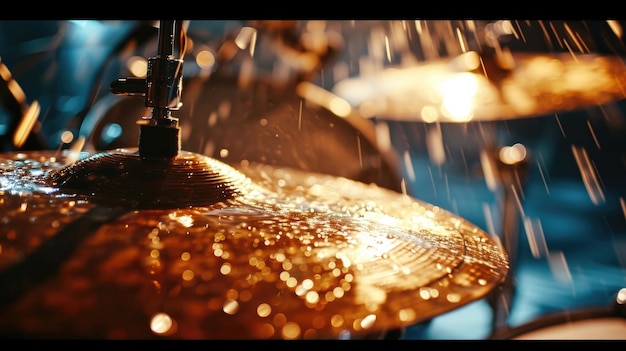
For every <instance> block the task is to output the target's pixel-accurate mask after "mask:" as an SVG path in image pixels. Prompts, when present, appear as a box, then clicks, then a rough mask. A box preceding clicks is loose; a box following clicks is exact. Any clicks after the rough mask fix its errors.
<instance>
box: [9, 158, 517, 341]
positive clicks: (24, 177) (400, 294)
mask: <svg viewBox="0 0 626 351" xmlns="http://www.w3.org/2000/svg"><path fill="white" fill-rule="evenodd" d="M52 156H53V154H52V153H45V152H44V153H29V154H13V155H8V154H5V155H0V194H1V196H2V197H1V202H0V220H1V221H0V248H1V249H2V250H1V251H0V281H1V282H2V283H3V284H7V285H6V288H5V289H6V290H5V293H4V294H5V295H6V296H3V300H4V302H3V303H1V304H0V334H2V335H4V336H7V335H8V336H11V335H20V336H26V337H36V338H76V337H78V338H110V339H129V338H130V339H135V338H138V339H145V338H174V339H329V338H330V339H338V338H344V339H345V338H359V337H364V336H367V335H370V334H372V333H377V332H380V331H384V330H389V329H394V328H401V327H404V326H407V325H411V324H415V323H418V322H421V321H424V320H427V319H430V318H432V317H434V316H437V315H439V314H442V313H445V312H448V311H450V310H452V309H455V308H458V307H461V306H463V305H465V304H467V303H469V302H471V301H475V300H476V299H479V298H481V297H483V296H485V295H486V294H487V293H488V292H489V291H491V290H492V289H493V288H494V287H495V286H496V285H497V284H499V283H500V282H501V281H502V280H503V279H504V277H505V275H506V274H507V272H508V261H507V255H506V253H505V252H504V251H503V250H502V248H501V246H500V245H499V244H497V243H496V242H495V241H494V240H493V239H492V238H490V237H489V235H487V234H486V233H485V232H483V231H481V230H480V229H479V228H477V227H476V226H474V225H472V224H471V223H469V222H467V221H465V220H464V219H462V218H458V217H456V216H454V215H453V214H451V213H449V212H447V211H445V210H443V209H441V208H438V207H436V206H433V205H430V204H427V203H424V202H421V201H419V200H416V199H413V198H410V197H408V196H405V195H402V194H399V193H396V192H393V191H391V190H388V189H383V188H380V187H377V186H375V185H366V184H364V183H360V182H356V181H353V180H349V179H347V178H340V177H334V176H328V175H323V174H315V173H305V172H302V171H297V170H293V169H289V168H277V167H272V166H267V165H262V164H242V165H239V166H238V167H236V169H237V171H238V172H241V174H242V175H244V176H245V177H246V178H247V179H249V180H250V183H248V184H249V187H248V188H246V192H245V193H243V194H241V195H236V196H233V197H231V198H228V199H224V200H223V201H218V202H213V203H210V204H208V205H205V206H184V207H180V208H156V209H151V208H150V209H137V208H125V207H119V206H109V205H106V204H100V203H97V201H91V198H90V196H88V195H87V196H85V195H77V194H72V193H67V192H60V191H59V189H58V188H55V187H51V186H49V185H50V184H46V182H42V179H44V177H42V175H45V174H47V173H48V172H50V171H52V170H59V169H62V168H63V167H64V161H63V157H60V158H58V159H56V158H54V157H52ZM77 222H81V226H79V225H76V223H77ZM68 228H71V229H73V230H70V229H68ZM81 228H82V229H81ZM86 228H89V229H90V230H85V229H86ZM53 240H54V245H49V248H50V250H41V248H42V247H44V246H45V245H47V244H46V243H47V242H50V241H53ZM70 246H73V248H72V250H69V249H68V250H66V251H67V253H66V254H65V256H63V257H62V258H58V257H57V258H51V257H52V256H54V255H55V253H54V251H55V250H54V249H53V248H56V250H57V251H63V249H64V248H67V247H70ZM49 256H50V257H49ZM50 262H52V263H50ZM42 264H45V265H46V267H49V266H51V265H56V266H57V268H56V269H50V271H49V272H48V276H47V277H38V278H37V279H38V280H37V279H35V277H34V275H35V273H36V272H39V271H40V269H41V268H42V267H41V265H42ZM16 267H17V268H16ZM17 272H21V273H30V274H32V277H30V276H25V275H24V274H22V275H19V276H18V275H17Z"/></svg>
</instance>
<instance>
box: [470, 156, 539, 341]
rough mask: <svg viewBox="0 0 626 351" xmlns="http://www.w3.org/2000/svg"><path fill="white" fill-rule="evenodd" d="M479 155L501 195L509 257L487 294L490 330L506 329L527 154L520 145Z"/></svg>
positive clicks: (504, 239) (504, 236) (503, 223)
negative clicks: (501, 276) (506, 269)
mask: <svg viewBox="0 0 626 351" xmlns="http://www.w3.org/2000/svg"><path fill="white" fill-rule="evenodd" d="M481 156H482V162H483V168H487V167H489V168H490V170H486V172H485V173H486V174H487V173H490V172H491V173H492V174H493V175H494V178H495V182H496V184H495V185H496V189H495V190H499V192H497V193H498V194H499V195H500V196H501V198H500V199H498V200H499V201H500V203H501V207H500V208H501V221H502V223H501V227H500V229H501V233H500V234H501V239H502V245H503V247H504V249H505V251H506V252H507V254H508V256H509V272H508V274H507V276H506V278H505V280H504V281H503V282H502V284H500V285H499V286H498V287H496V289H494V291H492V292H491V294H490V295H489V296H488V298H487V301H488V303H489V304H490V306H491V308H492V312H493V320H492V332H495V331H499V330H503V329H504V330H506V329H508V324H507V317H508V314H509V309H510V305H511V303H512V300H513V296H514V292H515V281H514V274H515V272H516V268H517V267H516V266H517V250H518V242H519V224H520V219H523V217H524V214H523V208H522V203H521V198H522V197H523V191H524V185H525V182H526V178H527V176H528V168H529V159H530V156H529V155H528V153H527V152H526V148H525V147H524V146H523V145H521V144H515V145H513V146H505V147H501V148H499V149H498V148H494V147H487V148H486V150H485V151H484V153H483V155H481Z"/></svg>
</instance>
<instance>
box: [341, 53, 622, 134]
mask: <svg viewBox="0 0 626 351" xmlns="http://www.w3.org/2000/svg"><path fill="white" fill-rule="evenodd" d="M624 68H625V64H624V59H623V58H622V57H618V56H608V55H597V54H582V55H574V54H539V53H537V54H535V53H516V54H511V53H509V54H508V55H505V54H502V55H499V56H495V55H493V56H488V57H486V56H484V55H483V56H480V55H479V54H478V53H477V52H473V51H471V52H467V53H465V54H462V55H459V56H458V57H455V58H452V59H450V58H442V59H439V60H431V61H428V62H426V63H417V64H413V65H410V66H406V67H390V68H386V69H384V70H382V71H380V72H376V73H371V74H368V75H364V76H362V77H356V78H348V79H345V80H343V81H340V82H338V83H337V84H336V85H335V86H334V87H333V89H332V91H333V92H334V93H335V94H337V95H338V96H340V97H342V98H344V99H346V100H347V101H348V102H349V103H350V104H351V105H352V106H353V107H356V108H358V110H359V111H360V113H361V114H362V115H364V116H367V117H374V116H375V117H377V118H382V119H389V120H404V121H422V122H435V121H438V122H455V123H463V122H469V121H492V120H504V119H515V118H526V117H533V116H540V115H545V114H553V113H556V112H563V111H571V110H575V109H580V108H585V107H589V106H593V105H599V104H604V103H608V102H611V101H616V100H620V99H623V98H624V97H626V92H625V91H624V86H625V84H626V70H625V69H624Z"/></svg>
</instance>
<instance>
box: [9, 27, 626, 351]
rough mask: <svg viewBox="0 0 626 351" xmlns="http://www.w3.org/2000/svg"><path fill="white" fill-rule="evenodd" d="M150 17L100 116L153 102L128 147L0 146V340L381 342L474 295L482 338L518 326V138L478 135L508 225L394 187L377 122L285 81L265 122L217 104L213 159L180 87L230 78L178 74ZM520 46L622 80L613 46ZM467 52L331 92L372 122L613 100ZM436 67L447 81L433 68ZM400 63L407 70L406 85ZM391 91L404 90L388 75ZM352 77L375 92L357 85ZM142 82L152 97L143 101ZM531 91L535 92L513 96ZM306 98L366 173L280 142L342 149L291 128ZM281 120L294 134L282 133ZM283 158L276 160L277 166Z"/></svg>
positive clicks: (166, 32)
mask: <svg viewBox="0 0 626 351" xmlns="http://www.w3.org/2000/svg"><path fill="white" fill-rule="evenodd" d="M270 24H271V23H268V25H270ZM279 24H280V23H277V24H275V25H276V26H278V25H279ZM291 25H292V24H291ZM158 27H159V28H158V45H157V46H158V51H157V52H158V53H157V55H156V56H155V57H151V58H150V59H149V60H148V69H147V75H146V77H145V79H144V78H141V79H139V78H121V79H118V80H116V81H114V82H113V83H111V85H110V90H111V92H112V93H113V94H114V95H117V96H131V97H130V98H129V99H126V98H124V99H122V100H119V104H117V105H116V107H115V109H114V110H113V112H115V113H116V114H117V115H114V114H108V115H105V116H96V117H94V118H97V119H99V124H96V127H95V129H96V132H101V131H102V129H103V128H104V124H106V123H117V122H120V121H121V120H122V119H123V117H124V116H126V115H127V114H128V111H133V112H145V111H147V110H151V112H152V115H151V116H149V117H143V118H141V119H140V120H139V121H138V122H137V123H136V124H135V125H134V127H135V128H137V129H136V132H137V134H138V142H137V143H136V145H130V143H128V142H125V143H124V144H123V145H112V144H111V145H107V147H111V146H113V147H111V148H109V149H107V150H106V151H101V152H87V151H81V150H72V149H69V150H58V151H19V152H13V153H0V286H1V287H2V288H0V338H5V339H9V338H31V339H33V338H34V339H59V338H62V339H67V338H71V339H75V338H79V339H255V340H256V339H288V340H294V339H370V338H388V337H390V336H391V337H393V336H394V335H397V333H401V331H402V329H403V328H406V327H408V326H411V325H415V324H419V323H424V322H427V321H430V320H431V319H433V318H435V317H437V316H440V315H442V314H445V313H448V312H450V311H453V310H456V309H459V308H461V307H463V306H466V305H468V304H470V303H472V302H475V301H479V300H481V299H487V301H488V302H489V303H490V305H491V307H492V308H493V310H494V312H493V318H494V321H493V326H494V334H493V335H492V337H491V338H493V339H500V338H506V339H512V338H517V337H518V336H519V335H520V334H521V332H520V333H516V334H513V333H508V334H506V335H505V334H502V333H498V332H497V331H498V330H499V329H502V330H506V331H508V330H509V329H508V328H507V326H506V322H505V320H506V315H505V309H504V307H503V306H502V301H503V299H504V300H505V303H510V300H511V298H512V295H513V291H514V288H515V287H514V284H513V280H512V276H511V274H512V272H514V270H515V268H516V265H515V264H516V251H517V226H518V224H519V213H518V204H519V199H520V198H519V194H520V192H522V191H523V186H524V181H525V178H526V176H527V174H528V169H529V165H530V154H529V152H528V150H526V149H525V148H524V146H523V145H521V144H516V145H512V146H506V147H502V146H500V145H499V144H498V143H497V142H495V141H486V142H485V144H484V145H482V149H481V150H480V153H481V157H483V159H482V165H483V167H484V173H485V177H486V178H488V177H489V176H490V177H492V182H493V184H492V186H493V189H494V190H496V189H497V190H501V191H502V196H503V201H502V204H503V207H502V228H501V230H500V231H501V233H500V234H501V235H500V236H501V238H502V239H500V237H498V236H494V235H492V234H489V233H487V232H485V231H484V230H482V229H481V228H479V227H478V226H476V225H475V224H473V223H471V222H470V221H468V220H467V219H465V218H463V217H461V216H458V215H455V214H453V213H452V212H450V211H448V210H445V209H443V208H441V207H439V206H436V205H433V204H430V203H428V202H425V201H422V200H419V199H418V198H416V197H412V196H411V195H409V194H407V193H406V192H403V191H402V189H401V188H400V186H399V182H397V179H398V175H397V174H396V173H395V166H396V165H395V163H394V160H393V158H392V157H388V155H385V154H382V153H381V151H380V150H377V149H376V147H375V140H374V137H373V136H372V135H371V134H372V133H373V132H372V130H370V129H368V128H369V125H368V124H362V123H360V122H357V121H351V120H350V119H349V118H339V119H337V120H333V119H332V118H331V116H330V115H331V113H330V112H329V111H327V110H325V109H324V108H322V107H319V106H315V107H312V105H307V106H305V107H304V108H303V106H302V104H303V101H305V102H306V100H307V99H306V98H305V97H302V96H296V95H293V94H288V93H285V94H284V95H280V98H282V99H284V100H283V101H285V102H284V103H282V104H272V108H270V109H269V110H266V109H261V110H258V111H256V112H257V113H258V114H259V115H261V116H263V118H260V120H262V121H263V123H261V124H260V123H259V122H258V120H257V119H253V118H242V119H233V120H231V121H229V122H226V121H223V120H219V118H217V119H214V120H213V121H214V122H215V123H213V124H211V125H210V127H209V129H213V130H209V131H207V133H215V134H216V135H218V134H219V135H223V139H222V140H221V143H222V145H223V146H224V148H223V149H227V148H228V149H231V150H232V149H236V148H239V149H238V151H239V152H238V154H239V158H233V157H231V158H230V159H229V158H228V157H226V156H225V157H223V158H224V159H225V160H229V162H226V161H224V160H219V159H218V158H217V157H213V156H212V155H208V154H215V153H218V154H219V150H220V149H221V147H220V146H221V145H220V144H219V142H218V147H217V148H215V149H214V150H207V149H202V148H201V147H200V146H198V145H196V142H197V140H194V139H193V138H190V139H183V138H182V137H181V134H182V131H183V128H184V127H185V126H189V127H194V128H195V126H196V124H195V121H190V120H192V119H196V120H201V121H202V122H203V123H204V124H206V116H205V115H207V114H209V111H207V109H214V108H216V106H211V107H204V109H203V107H202V106H201V105H195V104H193V103H192V105H193V106H192V107H191V108H190V107H189V105H188V104H187V102H186V103H185V104H183V103H182V96H183V94H182V92H183V91H185V92H187V90H190V92H191V94H190V95H193V96H206V95H213V96H215V95H219V94H220V91H219V89H215V87H214V86H213V87H208V86H207V85H203V84H200V83H202V82H200V81H199V80H191V81H186V82H183V63H184V62H183V59H182V57H183V56H184V54H185V42H186V33H185V28H184V26H183V24H182V21H178V20H161V21H160V22H159V26H158ZM272 28H273V29H275V30H278V29H279V27H276V28H274V27H272ZM290 28H291V27H290ZM176 49H179V51H180V52H179V53H175V52H174V51H175V50H176ZM471 55H472V54H471V53H470V54H468V55H467V56H466V57H464V62H467V61H466V60H467V59H468V57H469V56H471ZM514 59H515V60H519V61H518V62H519V63H520V64H518V65H517V66H515V67H518V68H517V69H520V70H521V69H524V70H526V69H527V66H531V65H532V64H533V60H548V61H549V62H551V65H552V64H554V62H560V64H561V65H562V67H560V68H559V70H560V72H561V73H562V72H578V71H579V70H581V69H582V70H593V71H594V72H595V71H599V72H601V74H606V75H607V77H610V78H607V79H608V81H612V80H611V79H613V78H615V77H618V80H620V79H622V78H626V76H622V75H623V73H622V72H621V71H620V70H619V69H618V68H617V66H618V62H616V61H612V60H611V59H609V58H605V57H595V56H594V57H592V56H591V55H590V56H579V57H577V59H576V60H570V59H569V58H566V57H558V58H556V59H554V58H551V59H548V58H547V57H545V56H542V55H532V56H518V57H515V58H514ZM553 59H554V60H556V61H552V60H553ZM574 61H575V62H574ZM460 62H461V61H460V60H457V61H454V62H444V61H441V62H435V63H433V64H431V65H430V66H420V67H414V68H415V71H414V72H413V71H412V70H413V68H411V69H407V70H405V71H403V72H396V71H394V70H389V71H386V72H384V73H383V75H381V76H368V77H362V79H359V80H358V81H356V80H354V81H352V80H346V81H344V82H341V83H340V84H338V85H337V86H336V87H335V89H334V90H333V93H334V94H336V95H337V96H340V97H342V98H344V99H345V100H346V101H348V102H349V103H350V104H351V105H352V106H354V108H355V110H358V111H359V114H360V115H362V116H363V117H376V118H380V119H383V120H385V119H386V120H397V121H404V120H406V119H407V118H409V116H411V117H410V118H417V119H419V120H420V121H421V122H424V123H426V124H431V123H435V124H438V123H447V122H450V124H458V125H461V124H467V123H468V122H470V121H478V122H480V123H483V122H485V123H488V122H490V121H494V120H497V119H519V118H526V117H532V116H534V115H536V114H544V113H547V112H548V111H550V112H552V111H556V110H560V109H571V108H580V107H581V106H583V105H584V104H589V103H598V104H600V103H604V102H607V101H613V100H615V99H617V98H621V97H622V96H620V93H621V90H619V89H617V88H616V86H610V87H607V85H606V84H605V85H603V86H602V88H603V89H604V88H606V89H608V90H606V89H605V90H606V91H608V93H607V94H608V96H609V97H608V98H607V100H598V99H603V98H605V97H606V96H607V94H604V95H598V96H590V95H589V94H588V92H587V91H586V90H585V89H586V86H580V89H581V91H577V92H568V93H563V92H562V91H560V90H559V91H557V87H558V85H559V84H558V83H559V81H554V80H553V81H552V82H553V83H554V84H552V85H550V86H549V87H546V86H544V85H543V84H541V85H539V84H537V82H539V81H544V82H545V78H546V77H545V76H544V77H538V78H537V80H536V81H535V82H532V83H530V84H531V85H532V84H536V85H534V86H530V85H527V86H525V88H524V89H526V91H525V92H526V93H528V94H535V93H536V90H537V89H540V88H544V89H546V91H544V92H541V93H540V94H538V95H537V94H535V95H532V97H529V96H530V95H527V97H528V98H527V99H525V100H524V99H521V98H519V95H516V97H515V98H512V99H511V100H502V99H507V98H508V97H512V96H513V95H511V94H520V92H519V89H517V90H516V89H514V88H515V87H514V85H516V84H517V85H519V84H521V83H520V81H516V83H510V82H509V83H507V78H506V77H510V78H511V79H516V78H515V77H516V74H515V73H516V71H515V69H513V70H511V71H510V72H509V73H510V75H503V76H502V77H503V78H502V80H500V82H501V85H500V87H499V88H497V89H494V88H493V87H492V86H489V85H488V84H487V83H488V81H486V80H484V79H483V78H484V75H482V78H481V75H480V74H479V73H477V72H478V71H477V69H478V67H473V68H468V67H465V66H460V65H461V63H460ZM555 65H556V64H555ZM577 65H582V68H581V66H577ZM463 67H464V68H463ZM551 67H552V66H551ZM451 70H453V71H451ZM461 71H462V72H461ZM398 73H400V74H399V75H398ZM544 73H545V72H544ZM387 74H389V75H388V76H387ZM431 74H434V75H437V76H438V78H434V75H433V76H432V77H433V79H432V80H429V77H431ZM522 74H524V75H526V76H527V75H528V73H527V72H526V71H525V72H523V73H522V72H519V75H520V77H521V75H522ZM548 74H550V73H548ZM572 74H575V73H572ZM415 76H419V79H415ZM402 77H405V78H407V77H413V79H410V80H411V81H412V82H411V83H408V82H406V81H404V80H402ZM443 78H451V81H452V80H455V79H456V78H460V79H461V80H456V81H457V82H461V81H464V82H469V81H472V82H473V83H472V84H474V87H475V88H476V90H475V91H476V95H475V97H477V98H480V99H483V100H480V101H478V102H476V103H475V104H473V105H472V106H473V107H474V109H473V110H472V112H471V113H465V112H467V111H460V110H453V108H452V107H451V106H452V105H447V104H446V98H445V97H443V96H435V94H436V93H438V92H440V91H441V90H439V84H440V83H441V82H442V80H443ZM553 78H554V77H553ZM212 79H213V82H215V81H217V82H220V84H221V85H219V87H222V88H224V90H227V89H237V85H236V84H234V83H233V80H229V79H225V78H224V77H222V76H219V75H216V76H215V77H212ZM520 79H521V78H520ZM554 79H556V78H554ZM365 80H367V81H365ZM392 81H393V84H387V83H390V82H392ZM418 82H420V83H418ZM405 83H406V84H405ZM597 83H598V84H600V83H599V82H597ZM618 83H619V84H621V83H622V81H621V80H620V81H619V82H618ZM415 84H422V85H420V86H416V85H415ZM428 84H431V85H428ZM616 84H617V83H616ZM619 84H617V85H619ZM391 86H394V89H395V90H393V91H391V90H388V91H381V90H378V89H385V87H387V88H389V87H391ZM568 86H570V87H571V84H568ZM591 88H593V87H591ZM204 89H208V90H209V91H208V94H207V91H205V90H204ZM354 89H370V90H371V91H370V93H371V94H369V95H368V94H365V95H364V94H354V95H351V93H352V92H354V91H353V90H354ZM531 90H533V92H532V93H531V92H530V91H531ZM582 90H585V91H584V92H583V91H582ZM596 91H597V89H596ZM383 92H384V94H383ZM492 93H493V95H490V94H492ZM544 93H545V94H551V96H550V97H549V98H548V97H546V96H545V94H544ZM245 94H246V93H245V92H244V93H242V95H238V97H242V100H241V101H242V104H249V103H250V102H251V101H253V100H254V98H251V99H249V100H247V98H248V97H247V95H245ZM542 94H543V95H542ZM487 95H489V96H487ZM133 96H140V97H143V98H144V99H143V104H137V103H136V102H137V101H138V100H137V99H135V98H134V97H133ZM357 96H359V99H360V97H364V96H365V97H366V98H365V99H363V100H355V99H357ZM555 96H561V97H562V99H560V100H559V99H556V98H555ZM244 98H245V99H244ZM457 98H458V97H457ZM217 100H219V99H216V101H217ZM522 100H524V101H525V102H526V103H527V105H523V106H522V105H515V103H514V102H513V101H522ZM217 104H218V103H216V105H217ZM572 104H573V105H572ZM460 105H463V104H460ZM232 108H236V106H233V107H232ZM298 110H299V111H300V116H301V117H303V118H301V119H300V120H298V122H299V123H300V122H301V123H303V124H306V123H308V126H309V127H310V128H311V130H323V129H322V128H319V126H324V127H327V126H328V125H331V126H332V129H333V130H335V131H337V130H341V131H345V132H346V133H353V134H347V135H350V136H351V137H352V136H353V135H354V138H355V139H358V141H359V145H360V149H359V150H358V152H359V154H358V155H359V162H357V163H356V164H358V165H359V166H360V167H361V169H359V168H358V167H356V166H353V164H352V163H344V164H343V165H344V166H345V167H343V168H338V167H337V164H338V161H337V160H327V161H328V162H327V164H318V163H317V162H319V161H318V160H317V159H316V161H311V162H303V161H301V160H296V159H295V157H294V158H293V159H290V158H289V155H286V154H287V152H286V150H287V144H289V143H291V144H294V143H296V142H300V143H306V145H307V146H308V145H309V144H308V142H310V143H311V145H319V146H320V148H324V147H325V146H324V144H325V143H326V144H327V145H326V147H328V150H321V151H324V152H328V154H329V155H330V154H332V153H333V152H337V153H342V152H344V151H341V150H343V149H347V147H345V146H346V145H348V144H347V142H346V144H343V142H344V141H341V140H339V141H328V139H324V138H320V137H319V135H318V136H315V135H313V134H315V133H310V135H307V136H304V134H305V133H303V134H302V135H301V134H299V131H300V128H301V127H302V124H294V123H293V121H294V119H293V116H294V114H297V112H294V111H298ZM416 111H419V113H416ZM173 112H177V113H179V115H180V116H184V117H183V118H179V117H175V116H173ZM457 113H461V114H457ZM198 115H202V116H204V117H198ZM416 116H418V117H416ZM87 119H89V116H88V117H87ZM363 120H366V118H364V119H363ZM191 122H194V124H192V123H191ZM120 123H121V122H120ZM220 123H221V124H220ZM287 124H291V127H286V126H285V125H287ZM268 126H270V127H275V128H276V129H272V130H271V131H268V130H269V128H268ZM294 126H297V128H296V127H294ZM204 127H206V125H205V126H204ZM224 127H227V128H224ZM222 128H224V129H223V130H222ZM289 128H293V130H296V129H297V132H293V133H291V129H289ZM315 128H317V129H315ZM277 131H280V132H285V134H282V136H288V137H284V138H282V139H280V138H276V139H275V140H274V139H271V138H270V137H272V136H276V135H279V133H278V132H277ZM259 133H267V135H265V134H263V136H267V137H268V138H260V139H263V141H264V145H261V144H260V142H259V143H258V144H255V143H256V142H255V141H254V140H253V139H252V137H251V136H252V135H253V134H259ZM300 137H301V138H302V139H297V138H300ZM315 138H318V139H315ZM95 142H96V143H97V142H98V141H97V140H96V141H95ZM131 142H132V143H134V142H135V141H131ZM351 142H352V141H351ZM268 143H269V144H272V143H274V144H272V145H273V148H272V147H268V146H267V144H268ZM198 144H199V141H198ZM187 147H189V148H187ZM334 148H337V149H336V150H335V149H334ZM339 148H341V150H340V149H339ZM333 150H335V151H333ZM207 151H210V152H207ZM273 152H276V154H272V153H273ZM272 155H274V156H280V157H278V158H279V159H280V160H281V162H274V163H272V162H271V160H273V159H275V158H273V157H271V156H272ZM346 155H348V153H347V152H346ZM343 158H345V157H344V156H343V154H342V156H338V157H337V159H338V160H340V159H343ZM265 161H268V162H265ZM322 163H324V162H322ZM372 169H378V173H375V172H372V171H371V170H372ZM380 169H382V171H381V170H380ZM487 181H489V179H487ZM503 296H504V298H503ZM624 300H625V299H624V298H623V292H620V294H619V295H618V299H617V301H618V306H616V307H615V308H612V309H611V310H610V314H603V315H602V316H603V317H604V316H610V317H617V316H619V317H620V318H621V317H623V316H624V314H623V301H624ZM603 312H606V311H603ZM594 316H596V315H594ZM585 317H587V315H585ZM615 319H617V318H615ZM526 331H527V330H524V332H526Z"/></svg>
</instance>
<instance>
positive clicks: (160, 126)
mask: <svg viewBox="0 0 626 351" xmlns="http://www.w3.org/2000/svg"><path fill="white" fill-rule="evenodd" d="M182 30H183V29H182V21H172V20H162V21H160V24H159V37H158V40H159V41H158V48H157V55H156V56H155V57H150V58H149V59H148V69H147V72H146V78H145V79H142V78H121V79H118V80H117V81H115V82H113V83H112V84H111V87H110V90H111V91H112V92H113V93H114V94H119V95H139V96H144V97H145V105H146V107H151V108H152V116H149V117H143V118H142V119H141V120H140V121H139V123H140V133H139V145H138V147H139V154H140V155H141V156H142V157H144V158H173V157H175V156H176V155H178V152H179V151H180V130H179V124H178V119H177V118H174V117H172V111H175V110H178V109H180V107H181V106H182V102H181V95H182V94H181V93H182V79H183V60H182V58H176V57H174V55H173V53H174V47H175V43H174V42H175V38H176V37H177V36H176V34H177V33H180V32H181V31H182ZM180 38H181V40H184V39H183V37H182V36H180ZM181 46H183V43H181ZM180 55H181V57H182V56H183V55H184V53H183V52H182V50H181V54H180Z"/></svg>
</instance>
